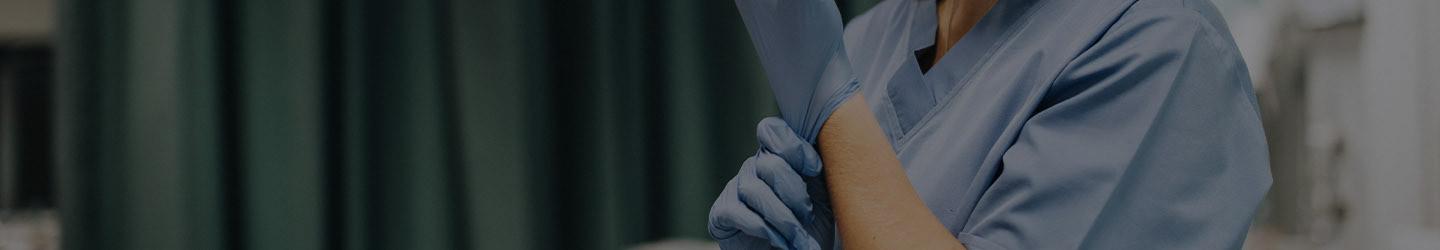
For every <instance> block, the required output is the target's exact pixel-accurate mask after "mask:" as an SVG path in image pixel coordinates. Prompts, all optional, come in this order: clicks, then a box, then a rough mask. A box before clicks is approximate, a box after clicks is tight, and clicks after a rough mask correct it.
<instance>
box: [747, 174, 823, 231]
mask: <svg viewBox="0 0 1440 250" xmlns="http://www.w3.org/2000/svg"><path fill="white" fill-rule="evenodd" d="M736 185H737V189H736V190H737V191H738V192H740V193H739V197H740V202H742V203H745V206H746V207H749V208H750V210H751V211H755V213H756V214H758V215H760V218H762V219H764V220H765V222H766V223H768V224H769V225H770V226H771V227H773V228H775V229H776V230H777V231H779V232H780V235H782V236H784V237H785V239H787V240H789V241H790V243H791V244H790V245H791V247H794V248H798V249H818V248H819V247H820V246H819V243H817V241H816V240H815V239H814V238H813V237H811V236H810V234H809V233H808V232H806V231H805V227H804V226H803V225H801V224H800V220H799V219H796V218H795V214H794V212H791V211H790V209H789V208H787V207H786V206H785V203H784V202H781V201H780V197H777V196H776V195H775V191H774V190H772V189H770V186H769V185H767V184H766V183H765V182H764V181H762V180H760V179H759V178H758V177H756V178H741V179H740V180H739V182H738V183H736Z"/></svg>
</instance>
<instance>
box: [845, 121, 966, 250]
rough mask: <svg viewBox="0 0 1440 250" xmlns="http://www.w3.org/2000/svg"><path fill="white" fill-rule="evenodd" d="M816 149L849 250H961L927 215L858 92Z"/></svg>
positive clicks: (937, 223)
mask: <svg viewBox="0 0 1440 250" xmlns="http://www.w3.org/2000/svg"><path fill="white" fill-rule="evenodd" d="M818 148H819V151H820V158H821V160H822V161H823V162H824V163H825V179H826V181H827V182H828V183H829V189H830V197H831V203H832V206H833V207H834V209H835V220H836V221H837V224H838V225H839V231H840V237H841V239H842V242H845V248H847V249H965V247H964V246H963V245H961V244H960V241H959V240H956V239H955V237H954V236H951V235H950V233H949V231H948V230H946V229H945V227H944V226H943V225H941V224H940V220H939V219H937V218H935V215H934V214H931V213H930V209H929V208H926V207H925V203H924V202H923V201H921V200H920V196H919V195H918V194H916V193H915V189H914V188H913V187H912V186H911V185H910V179H909V178H908V177H906V176H905V170H904V169H902V168H901V167H900V160H899V159H897V158H896V156H895V152H894V151H892V150H891V147H890V141H889V139H887V138H886V137H885V134H884V132H883V131H882V130H881V129H880V123H879V122H877V121H876V120H875V115H874V114H873V113H871V112H870V108H869V105H866V103H865V98H864V97H862V96H861V94H859V93H857V94H855V96H852V97H851V98H850V100H847V101H845V103H844V104H841V105H840V107H839V108H838V109H836V110H835V113H833V114H832V115H830V118H829V120H827V121H826V122H825V125H824V127H822V128H821V130H820V135H819V140H818Z"/></svg>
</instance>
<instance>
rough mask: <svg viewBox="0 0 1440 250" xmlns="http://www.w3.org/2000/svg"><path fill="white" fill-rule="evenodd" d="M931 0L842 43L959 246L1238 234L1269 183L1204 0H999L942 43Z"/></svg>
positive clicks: (853, 25) (1200, 240) (1195, 245)
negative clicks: (925, 65)
mask: <svg viewBox="0 0 1440 250" xmlns="http://www.w3.org/2000/svg"><path fill="white" fill-rule="evenodd" d="M935 15H936V12H935V2H934V0H890V1H885V2H883V3H880V4H879V5H877V6H876V7H874V8H873V9H871V10H870V11H869V12H867V13H866V14H864V15H861V16H858V17H856V18H855V19H854V20H852V21H851V22H850V23H849V24H848V25H847V27H846V32H845V43H846V51H847V52H848V54H849V55H850V61H851V64H852V67H853V68H854V71H855V72H854V74H855V76H856V78H857V79H859V81H860V82H861V85H862V86H861V90H862V91H863V93H865V97H866V99H867V100H866V101H868V102H869V103H870V104H871V109H872V110H873V111H874V112H875V115H876V117H877V118H878V119H879V121H880V123H881V126H882V127H883V128H884V130H885V132H886V134H887V135H888V136H889V137H890V140H891V143H892V145H894V146H895V150H896V152H898V155H899V157H900V160H901V162H902V164H903V165H904V167H905V170H906V172H907V173H908V175H909V178H910V181H911V182H912V184H913V185H914V186H915V189H916V190H917V191H918V192H919V194H920V196H921V198H922V199H923V200H924V201H925V204H926V206H928V207H929V208H930V210H931V211H932V212H934V213H935V215H936V216H937V217H938V218H939V219H940V221H941V223H943V224H945V226H946V228H947V229H949V230H950V232H951V233H952V234H954V235H955V236H956V237H958V238H959V239H960V240H961V241H962V242H964V243H965V244H966V245H967V246H969V247H970V248H971V249H1076V248H1081V249H1157V248H1158V249H1176V248H1178V249H1238V248H1240V246H1241V244H1242V242H1243V241H1244V239H1245V234H1246V232H1247V231H1248V226H1249V225H1250V222H1251V219H1252V217H1253V216H1254V213H1255V211H1256V208H1257V207H1258V206H1259V204H1260V202H1261V199H1262V197H1263V196H1264V194H1265V192H1266V191H1267V190H1268V189H1269V187H1270V171H1269V164H1268V160H1267V152H1266V146H1265V141H1264V139H1265V137H1264V134H1263V131H1262V129H1261V124H1260V117H1259V111H1258V107H1257V106H1256V101H1255V95H1254V93H1253V89H1252V87H1251V83H1250V79H1249V76H1248V72H1247V70H1246V68H1245V64H1244V62H1243V61H1242V60H1241V57H1240V53H1239V50H1238V49H1237V48H1236V46H1235V44H1234V41H1233V39H1232V38H1231V37H1230V32H1229V31H1228V29H1227V28H1226V24H1225V23H1224V21H1223V20H1222V18H1221V16H1220V14H1219V13H1218V12H1217V11H1216V10H1215V8H1214V6H1213V5H1211V3H1209V2H1208V1H1207V0H1138V1H1137V0H1087V1H1075V0H1000V1H999V2H998V3H997V4H996V5H995V6H994V7H993V9H991V10H990V12H989V13H988V14H987V16H985V17H984V18H983V19H982V20H981V21H980V22H979V23H978V24H977V25H976V26H975V27H974V28H972V29H971V30H970V31H969V33H967V34H966V35H965V37H964V38H963V39H961V40H960V41H959V43H958V44H957V45H955V47H954V48H953V49H952V50H950V51H949V52H948V54H946V55H945V56H944V57H943V59H942V60H941V61H940V62H938V63H937V64H935V65H933V67H932V68H931V69H930V70H929V71H927V72H926V73H922V72H921V70H920V67H919V64H918V63H917V60H916V54H917V53H918V52H919V51H922V50H925V49H926V48H928V47H931V46H933V45H934V41H935V29H936V17H935Z"/></svg>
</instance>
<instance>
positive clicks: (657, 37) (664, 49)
mask: <svg viewBox="0 0 1440 250" xmlns="http://www.w3.org/2000/svg"><path fill="white" fill-rule="evenodd" d="M869 4H871V3H868V2H857V1H845V2H844V3H843V4H842V6H843V8H844V9H845V10H846V12H847V13H849V14H850V15H847V16H851V15H853V14H854V13H859V11H860V10H863V8H864V6H868V5H869ZM59 7H60V8H59V11H60V15H59V16H60V18H61V20H60V33H59V37H58V40H57V45H58V48H59V50H58V57H57V58H58V59H57V60H58V61H57V64H56V66H57V73H56V75H57V77H58V83H57V85H56V88H55V91H56V93H55V94H56V96H55V98H56V100H57V102H56V107H57V110H56V116H55V117H54V119H55V123H54V124H56V126H57V127H56V129H55V134H54V136H53V138H54V140H55V141H56V143H55V159H56V164H57V165H58V171H59V172H58V180H59V187H58V188H59V191H60V197H59V207H60V209H61V216H62V221H63V237H64V244H63V245H64V247H65V248H68V249H576V248H580V249H596V248H599V249H615V248H623V247H626V246H632V245H635V244H639V243H643V242H649V241H656V240H661V239H667V238H694V239H707V238H708V237H707V234H706V231H705V223H706V215H707V213H708V210H709V205H710V203H711V201H713V199H714V197H715V195H716V194H718V193H719V189H720V188H721V187H722V186H723V184H724V181H725V180H727V179H728V178H729V177H730V176H732V175H733V174H734V171H735V169H736V168H738V166H739V164H740V163H741V162H742V161H743V160H744V158H745V157H748V156H749V155H751V154H753V152H754V150H755V148H756V145H755V142H754V131H753V129H754V124H755V123H756V122H758V121H759V120H760V119H761V118H762V117H764V116H767V115H774V114H775V111H774V108H773V103H772V100H771V97H770V96H769V89H768V87H766V85H765V83H764V79H765V78H764V77H763V75H762V74H763V72H761V69H760V67H759V65H758V63H757V60H755V59H756V58H755V56H754V52H753V50H752V49H751V48H750V42H749V40H748V38H747V37H746V35H745V31H744V29H743V25H742V24H741V23H740V19H739V17H738V15H737V13H735V9H734V4H733V3H732V2H729V1H626V0H597V1H518V0H513V1H512V0H494V1H445V0H417V1H380V0H354V1H350V0H245V1H241V0H187V1H181V0H61V1H60V5H59Z"/></svg>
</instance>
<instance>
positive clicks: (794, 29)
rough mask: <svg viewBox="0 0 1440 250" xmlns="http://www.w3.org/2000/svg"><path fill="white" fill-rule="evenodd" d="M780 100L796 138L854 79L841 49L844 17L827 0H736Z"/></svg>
mask: <svg viewBox="0 0 1440 250" xmlns="http://www.w3.org/2000/svg"><path fill="white" fill-rule="evenodd" d="M735 5H736V6H737V7H739V9H740V16H741V17H742V18H744V20H745V27H746V30H748V31H749V32H750V40H751V41H752V42H754V44H755V49H756V50H757V51H758V52H759V55H760V62H761V65H762V66H764V68H765V73H766V76H767V78H768V79H769V81H770V89H771V90H772V91H774V94H775V100H776V102H777V103H778V104H779V106H780V115H781V116H782V117H784V118H785V121H786V122H788V123H789V124H790V126H791V127H792V129H794V130H795V132H796V134H798V135H799V136H800V138H802V139H804V141H805V142H808V143H810V144H814V143H815V139H816V136H817V135H818V134H819V132H820V127H821V126H822V125H824V123H825V120H826V119H827V118H828V117H829V115H830V113H832V112H834V110H835V108H836V107H838V106H839V105H840V103H841V102H842V101H844V100H846V99H847V97H849V96H850V95H852V94H854V92H855V90H856V89H857V88H858V86H859V83H858V82H856V81H855V77H854V76H853V73H852V72H851V69H850V61H849V59H848V58H847V57H846V55H845V48H844V47H845V46H844V42H843V40H844V33H845V29H844V23H843V22H842V21H841V20H840V11H839V8H837V7H836V6H835V2H834V1H833V0H736V1H735Z"/></svg>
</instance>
